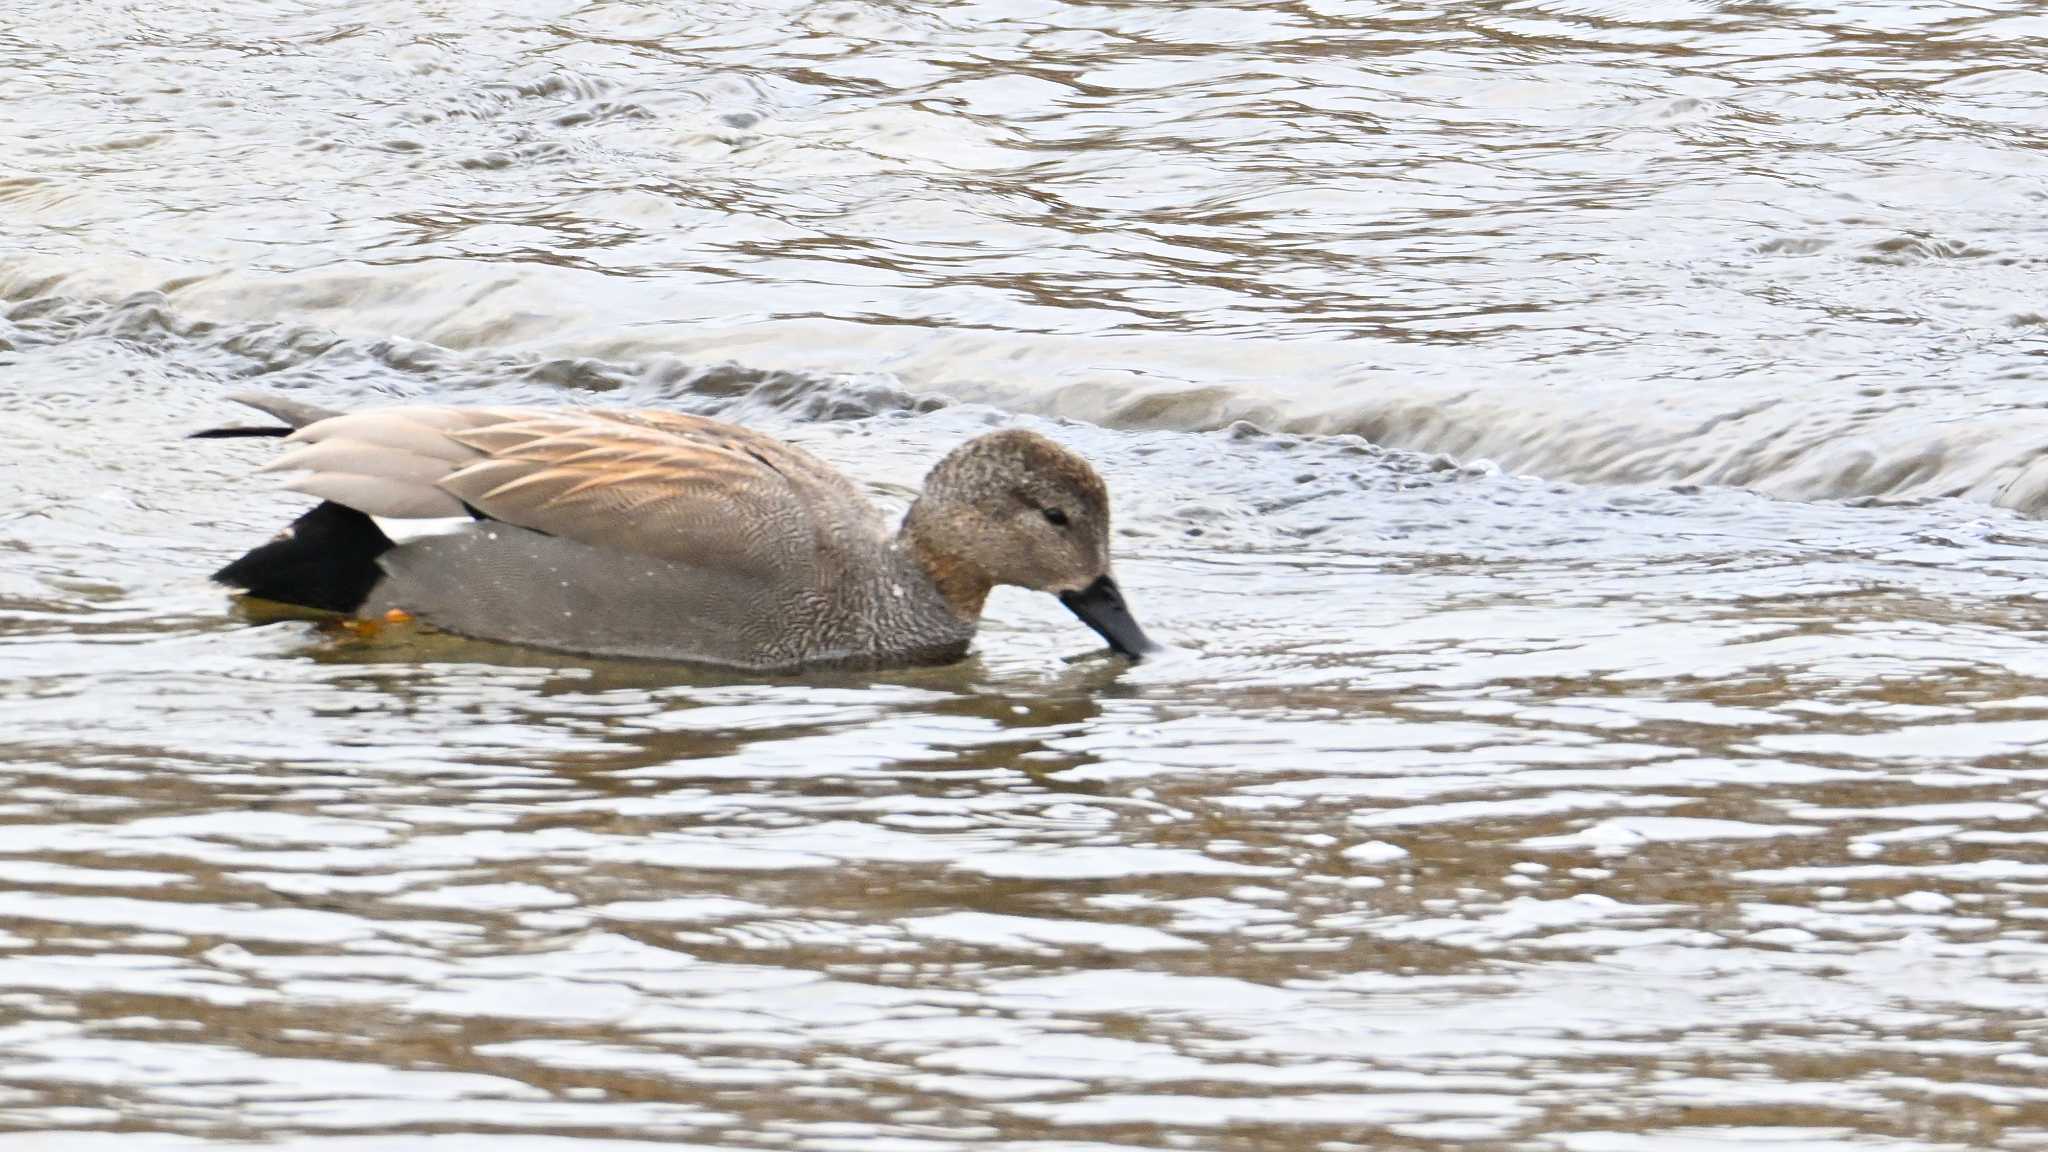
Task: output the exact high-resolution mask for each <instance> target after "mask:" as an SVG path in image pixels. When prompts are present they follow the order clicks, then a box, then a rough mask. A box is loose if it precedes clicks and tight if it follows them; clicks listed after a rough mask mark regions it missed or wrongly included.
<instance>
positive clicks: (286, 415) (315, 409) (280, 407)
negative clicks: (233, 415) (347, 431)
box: [185, 392, 341, 440]
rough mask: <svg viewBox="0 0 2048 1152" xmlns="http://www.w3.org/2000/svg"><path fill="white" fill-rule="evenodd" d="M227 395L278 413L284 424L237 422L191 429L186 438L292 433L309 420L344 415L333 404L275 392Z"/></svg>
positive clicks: (271, 412) (199, 438)
mask: <svg viewBox="0 0 2048 1152" xmlns="http://www.w3.org/2000/svg"><path fill="white" fill-rule="evenodd" d="M228 399H230V400H233V401H234V402H235V403H237V404H247V405H248V406H249V407H251V408H254V409H256V410H257V411H258V412H262V413H265V414H267V415H271V416H275V417H277V418H278V419H279V420H282V421H284V425H285V426H284V427H282V428H279V427H276V426H275V425H262V426H257V427H253V428H252V427H245V426H241V425H234V426H229V427H225V428H204V429H201V430H200V431H197V432H192V433H188V434H187V435H186V437H185V439H187V440H227V439H232V438H234V437H239V436H289V435H291V434H292V433H293V432H294V431H296V430H298V429H300V428H304V427H305V426H306V425H308V424H313V423H316V422H318V421H321V420H325V419H327V418H328V417H329V416H339V415H341V413H340V412H337V411H335V410H334V409H332V408H322V407H321V406H320V405H318V404H308V403H306V402H305V401H304V400H294V399H292V398H291V397H289V396H279V395H278V394H277V393H275V392H235V393H231V394H229V396H228Z"/></svg>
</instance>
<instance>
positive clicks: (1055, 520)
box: [1038, 508, 1067, 528]
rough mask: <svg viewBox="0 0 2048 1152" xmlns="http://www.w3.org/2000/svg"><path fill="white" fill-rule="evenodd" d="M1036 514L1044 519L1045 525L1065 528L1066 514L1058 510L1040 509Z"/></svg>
mask: <svg viewBox="0 0 2048 1152" xmlns="http://www.w3.org/2000/svg"><path fill="white" fill-rule="evenodd" d="M1038 512H1039V515H1041V516H1044V517H1045V522H1046V523H1047V524H1050V525H1052V526H1053V527H1055V528H1065V527H1066V526H1067V514H1066V513H1065V512H1063V511H1061V510H1060V509H1058V508H1040V509H1039V510H1038Z"/></svg>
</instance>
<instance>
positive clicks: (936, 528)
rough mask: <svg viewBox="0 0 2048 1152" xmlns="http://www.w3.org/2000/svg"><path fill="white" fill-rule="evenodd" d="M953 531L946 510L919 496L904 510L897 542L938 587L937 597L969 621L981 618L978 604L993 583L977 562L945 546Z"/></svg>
mask: <svg viewBox="0 0 2048 1152" xmlns="http://www.w3.org/2000/svg"><path fill="white" fill-rule="evenodd" d="M956 531H957V526H956V525H954V524H953V523H952V522H951V518H950V517H948V516H947V515H946V513H945V512H943V511H938V510H934V508H933V507H932V504H931V502H930V501H929V500H927V499H924V498H922V497H920V498H919V499H918V501H917V503H915V504H912V505H911V506H910V511H909V512H907V513H905V514H904V517H903V527H902V528H901V529H899V530H898V531H897V533H896V542H897V546H898V547H899V548H901V549H902V551H903V554H904V555H905V556H907V557H909V559H910V562H911V563H912V564H913V565H915V566H916V568H917V570H918V571H919V572H921V573H923V574H924V578H925V579H926V580H929V581H930V582H931V585H932V587H933V588H936V589H938V593H939V597H940V599H942V600H944V601H945V602H946V607H947V608H949V609H951V610H952V612H953V615H955V616H957V617H959V618H960V619H961V620H963V621H965V622H967V623H969V624H972V623H974V622H975V621H977V620H979V619H981V606H982V605H983V604H984V603H986V602H987V601H988V592H989V589H990V588H991V587H993V584H992V583H991V582H990V581H989V578H988V574H987V573H985V572H983V571H982V570H981V567H980V566H979V565H977V564H975V563H974V562H973V561H971V560H968V559H966V558H965V557H963V556H961V555H960V553H959V551H958V550H957V549H953V548H948V547H947V546H946V541H947V539H948V538H949V537H951V536H953V535H955V533H956Z"/></svg>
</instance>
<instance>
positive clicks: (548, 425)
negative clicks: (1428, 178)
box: [197, 395, 1154, 672]
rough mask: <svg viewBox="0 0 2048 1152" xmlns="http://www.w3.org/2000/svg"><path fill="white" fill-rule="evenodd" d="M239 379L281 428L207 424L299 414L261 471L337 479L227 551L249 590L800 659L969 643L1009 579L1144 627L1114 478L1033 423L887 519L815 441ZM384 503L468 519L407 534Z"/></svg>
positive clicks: (297, 482) (1139, 645)
mask: <svg viewBox="0 0 2048 1152" xmlns="http://www.w3.org/2000/svg"><path fill="white" fill-rule="evenodd" d="M233 399H235V400H237V401H240V402H241V403H244V404H247V405H249V406H251V407H253V408H257V409H259V410H261V411H263V412H266V413H268V414H270V415H271V416H273V417H276V418H277V419H279V420H281V421H283V422H284V423H285V424H286V425H289V427H285V428H277V427H262V428H216V429H211V430H209V431H206V432H201V433H198V434H197V435H198V436H200V437H223V436H282V437H285V439H286V442H287V443H288V444H292V445H295V447H293V448H292V449H291V450H290V451H288V452H286V453H285V454H284V455H283V456H282V457H281V458H279V459H278V460H276V461H275V462H273V463H271V464H270V465H269V466H268V467H266V468H265V469H264V471H266V472H292V473H296V474H297V475H296V476H295V478H294V479H292V480H291V482H290V484H289V487H291V488H292V489H293V490H295V491H298V492H303V493H305V494H307V495H310V496H317V497H319V498H320V499H321V500H322V501H323V502H322V503H321V504H320V505H319V506H318V507H316V508H314V509H313V510H312V511H310V512H307V513H306V514H305V515H303V516H301V517H299V519H298V520H297V521H295V522H294V523H293V524H292V526H291V527H290V528H288V529H286V530H285V531H284V532H283V533H281V534H280V535H278V536H277V537H276V538H275V539H273V540H271V541H270V542H269V543H266V544H263V545H262V546H260V547H258V548H256V549H254V550H252V551H250V552H249V553H248V554H247V555H245V556H243V557H242V558H241V559H239V560H236V561H235V562H234V563H232V564H229V565H228V566H227V567H225V568H222V569H221V570H220V571H219V572H216V573H215V574H214V579H216V580H218V581H220V582H221V583H223V584H227V585H230V586H232V587H235V588H240V589H242V590H244V591H245V592H247V593H248V594H249V595H250V596H252V597H256V598H259V599H264V600H273V601H280V602H283V603H287V604H295V605H299V606H302V607H307V608H313V609H320V610H325V611H331V612H338V613H342V614H345V615H350V616H356V617H363V618H369V619H402V618H405V617H418V618H419V619H421V620H423V621H425V622H426V623H428V624H431V625H433V626H435V627H437V628H441V629H444V630H446V631H449V632H455V633H458V634H461V635H466V636H472V637H476V638H479V639H486V640H499V641H506V642H510V643H516V644H525V645H532V646H536V647H543V648H552V649H558V650H563V651H570V652H578V653H585V654H590V655H604V656H631V657H643V658H653V659H661V660H678V661H686V662H692V663H704V664H716V665H725V666H729V667H735V668H742V669H747V670H750V671H761V672H789V671H796V670H800V669H805V668H817V667H828V666H839V667H846V666H852V667H867V668H879V667H888V666H900V665H913V664H939V663H948V662H951V661H954V660H958V659H960V658H961V657H962V656H964V655H965V654H966V652H967V646H968V643H969V642H970V641H971V640H973V638H974V630H975V625H976V623H977V622H978V621H979V620H980V617H981V609H982V603H983V601H984V600H985V599H986V598H987V596H988V593H989V589H990V588H992V587H994V586H995V585H997V584H1014V585H1018V586H1020V587H1024V588H1032V589H1036V590H1039V591H1043V592H1052V593H1055V594H1056V595H1058V596H1059V598H1060V602H1061V603H1063V604H1065V605H1066V606H1067V608H1068V609H1070V610H1071V611H1072V612H1073V613H1074V615H1076V616H1079V617H1080V618H1081V620H1082V622H1083V623H1085V624H1087V625H1088V626H1089V627H1090V628H1093V629H1094V630H1095V631H1096V632H1097V633H1099V634H1101V636H1102V638H1103V639H1104V640H1107V641H1108V642H1109V645H1110V647H1111V648H1113V649H1114V650H1116V651H1117V652H1119V653H1121V654H1123V655H1125V656H1128V657H1132V658H1134V659H1135V658H1137V657H1140V656H1142V655H1143V654H1144V653H1145V652H1147V651H1149V650H1151V649H1152V648H1153V647H1154V646H1153V644H1152V643H1151V641H1149V640H1148V639H1146V637H1145V633H1144V632H1143V630H1141V629H1140V628H1139V627H1138V623H1137V621H1136V620H1134V619H1132V617H1131V613H1130V611H1129V610H1128V609H1127V608H1125V606H1124V600H1123V595H1122V593H1121V592H1120V591H1119V590H1118V589H1117V585H1116V581H1115V579H1114V578H1112V577H1111V575H1110V563H1109V493H1108V490H1107V489H1106V488H1105V487H1104V486H1103V483H1102V479H1101V477H1099V476H1097V475H1096V474H1095V470H1094V469H1093V468H1091V467H1089V466H1088V462H1087V461H1085V460H1083V459H1081V457H1079V456H1077V455H1075V454H1074V453H1072V452H1069V451H1067V450H1066V449H1065V448H1062V447H1060V446H1059V445H1058V444H1055V443H1053V442H1052V441H1051V440H1048V439H1046V438H1045V437H1043V436H1040V435H1038V434H1036V433H1034V432H1028V431H1024V430H1022V429H1006V430H1003V431H999V432H991V433H989V434H987V435H985V436H981V437H978V438H976V439H974V440H971V441H969V442H967V443H966V444H963V445H961V446H960V447H959V448H956V449H954V450H953V452H952V453H951V454H949V455H948V456H946V457H945V459H943V460H941V461H939V463H938V464H937V466H935V467H934V468H933V469H932V470H931V473H930V475H929V476H927V477H926V479H925V488H924V493H923V495H921V496H920V497H918V499H917V501H916V503H914V504H912V505H911V507H910V511H909V512H908V513H907V514H906V515H905V516H904V517H903V523H902V525H901V527H899V528H896V529H895V530H893V531H892V530H891V529H890V528H889V527H888V525H887V524H886V523H885V522H884V520H883V518H882V515H881V513H880V512H879V511H877V510H876V509H875V507H874V506H873V505H872V504H870V503H869V502H868V500H867V498H866V497H865V496H863V495H862V494H861V491H860V489H858V488H857V487H855V486H854V484H853V483H852V482H851V481H849V480H847V479H846V477H844V476H842V475H840V474H839V473H838V472H837V471H836V470H834V469H833V468H832V467H831V466H830V465H828V464H826V463H825V462H824V461H822V460H820V459H818V458H817V457H815V456H813V455H811V454H810V453H808V452H805V451H804V450H802V449H800V448H797V447H795V446H793V445H790V444H786V443H783V442H782V441H780V440H776V439H774V438H772V437H769V436H764V435H762V434H761V433H759V432H753V431H749V430H747V429H745V428H741V427H737V426H735V425H732V424H726V423H721V422H720V421H717V420H711V419H706V418H704V417H701V416H686V415H681V414H677V413H672V412H653V411H630V412H626V411H602V410H595V409H547V408H457V407H438V406H436V407H428V406H418V407H413V406H407V407H394V408H377V409H370V410H366V411H361V412H351V413H345V414H344V413H337V412H332V411H329V410H327V409H323V408H317V407H314V406H311V405H307V404H304V403H302V402H299V401H295V400H291V399H287V398H285V397H280V396H270V395H238V396H235V397H233ZM373 517H374V518H384V519H389V520H406V519H412V520H421V519H441V518H462V519H460V520H459V521H458V522H457V523H458V526H457V527H456V528H455V529H454V530H453V531H450V532H447V533H445V534H440V535H426V536H420V537H416V538H412V539H408V540H406V541H404V542H402V543H401V542H398V541H394V540H393V539H392V538H391V536H389V535H387V534H386V533H385V531H384V528H383V527H381V526H380V525H379V524H378V522H377V520H376V519H373ZM394 530H396V528H395V526H394Z"/></svg>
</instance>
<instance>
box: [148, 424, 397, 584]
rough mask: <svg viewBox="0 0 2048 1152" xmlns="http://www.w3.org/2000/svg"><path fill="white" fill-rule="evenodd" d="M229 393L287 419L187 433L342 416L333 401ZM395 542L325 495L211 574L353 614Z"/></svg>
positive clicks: (216, 433) (282, 432)
mask: <svg viewBox="0 0 2048 1152" xmlns="http://www.w3.org/2000/svg"><path fill="white" fill-rule="evenodd" d="M228 398H229V399H230V400H234V401H237V402H238V403H242V404H247V405H248V406H249V407H251V408H254V409H256V410H257V411H259V412H264V413H267V414H268V415H271V416H275V417H276V418H277V419H279V420H281V421H283V422H284V426H283V427H255V428H241V427H230V428H208V429H206V430H204V431H200V432H194V433H192V434H191V436H190V437H189V439H193V440H225V439H229V438H232V437H240V436H289V435H291V433H292V431H293V430H294V429H297V428H303V427H305V426H306V425H308V424H312V423H314V422H316V421H320V420H325V419H327V418H328V417H330V416H338V415H340V413H338V412H336V411H334V410H333V409H330V408H322V407H320V406H319V405H317V404H308V403H306V402H304V401H302V400H293V399H291V398H289V397H285V396H278V395H275V394H273V393H268V392H238V393H236V394H234V395H232V396H230V397H228ZM392 547H393V545H392V541H391V537H389V536H386V535H385V534H384V530H383V529H382V528H379V527H377V522H376V521H375V520H372V519H370V518H369V517H368V516H366V515H364V514H363V513H361V512H358V511H356V510H355V509H353V508H349V507H345V506H343V505H340V504H336V503H335V502H333V501H332V500H328V501H324V502H322V503H321V504H320V505H318V506H317V507H315V508H314V509H313V510H312V511H311V512H308V513H306V514H305V515H303V516H301V517H299V518H298V519H297V520H294V521H292V524H291V527H289V528H286V529H285V530H284V531H283V532H280V533H278V534H277V535H276V536H275V537H273V538H272V539H271V540H270V541H269V542H267V543H265V544H262V545H259V546H258V547H255V548H252V549H250V550H249V551H248V552H247V553H246V554H244V555H243V556H242V558H241V559H239V560H236V561H235V562H234V563H232V564H230V565H228V566H227V567H225V568H222V569H221V570H220V571H218V572H215V573H214V574H213V578H214V579H215V580H217V581H219V582H220V583H222V584H226V585H227V586H229V587H230V588H240V589H242V590H243V591H244V592H247V593H248V594H249V595H251V596H254V597H256V598H258V599H262V600H274V601H277V602H278V603H280V604H296V605H298V606H300V607H302V608H314V609H318V610H320V611H325V612H342V613H354V612H355V611H356V610H357V609H359V608H361V607H362V606H363V602H364V601H365V600H368V599H369V598H370V590H371V589H373V588H375V587H376V586H377V582H378V581H379V580H382V579H383V578H384V570H383V569H382V568H379V567H378V566H377V558H378V557H379V556H382V555H383V554H384V553H386V552H388V551H390V550H391V548H392Z"/></svg>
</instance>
